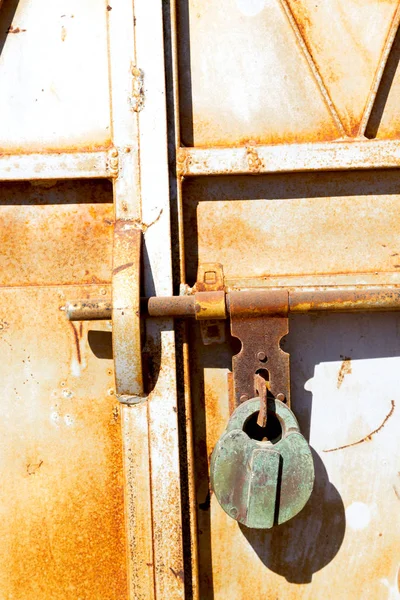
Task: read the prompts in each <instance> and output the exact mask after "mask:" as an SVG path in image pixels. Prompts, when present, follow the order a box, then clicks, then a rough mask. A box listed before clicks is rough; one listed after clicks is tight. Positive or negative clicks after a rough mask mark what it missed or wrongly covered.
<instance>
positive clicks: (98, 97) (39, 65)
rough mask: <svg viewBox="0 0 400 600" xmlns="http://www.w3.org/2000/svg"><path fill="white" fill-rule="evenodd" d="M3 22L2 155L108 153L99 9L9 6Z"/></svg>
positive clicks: (103, 17) (58, 4)
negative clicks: (61, 152)
mask: <svg viewBox="0 0 400 600" xmlns="http://www.w3.org/2000/svg"><path fill="white" fill-rule="evenodd" d="M1 19H2V31H1V35H0V48H1V54H0V67H1V87H0V114H1V115H2V119H1V124H0V139H1V143H0V147H1V150H2V151H3V152H4V151H5V152H7V153H11V152H14V153H15V152H21V151H24V152H43V151H47V152H48V151H52V150H53V151H57V150H59V151H60V150H68V151H77V150H85V149H92V150H93V149H95V148H104V147H107V146H110V145H111V131H110V110H109V82H108V55H107V52H108V51H107V39H108V37H107V11H106V10H105V7H104V5H103V3H101V2H100V3H99V2H96V0H86V1H85V2H81V1H79V0H74V1H73V2H69V1H65V0H56V1H54V0H53V1H52V2H50V3H49V2H46V1H39V2H34V3H32V2H29V0H19V1H17V0H7V1H6V2H4V5H3V6H2V7H1Z"/></svg>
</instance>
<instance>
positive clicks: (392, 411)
mask: <svg viewBox="0 0 400 600" xmlns="http://www.w3.org/2000/svg"><path fill="white" fill-rule="evenodd" d="M390 402H391V405H392V406H391V409H390V411H389V412H388V414H387V415H386V417H385V418H384V419H383V421H382V423H381V424H380V425H379V427H377V428H376V429H374V430H373V431H371V433H369V434H368V435H366V436H365V437H363V438H362V439H361V440H357V441H356V442H352V443H351V444H345V445H344V446H338V447H337V448H330V449H329V450H323V452H336V451H337V450H345V449H346V448H351V447H353V446H358V445H359V444H362V443H363V442H368V441H369V440H371V439H372V436H374V435H375V434H376V433H379V431H381V429H382V428H383V427H384V426H385V425H386V423H387V421H388V420H389V419H390V417H391V416H392V415H393V413H394V409H395V407H396V404H395V401H394V400H391V401H390Z"/></svg>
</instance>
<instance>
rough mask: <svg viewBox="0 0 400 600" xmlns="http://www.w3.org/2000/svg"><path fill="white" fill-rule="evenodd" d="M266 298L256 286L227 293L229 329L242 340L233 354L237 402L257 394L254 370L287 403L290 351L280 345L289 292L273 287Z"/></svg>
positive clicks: (273, 393) (284, 331)
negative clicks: (285, 350)
mask: <svg viewBox="0 0 400 600" xmlns="http://www.w3.org/2000/svg"><path fill="white" fill-rule="evenodd" d="M266 299H267V298H266V295H265V294H263V292H262V291H257V290H252V291H243V292H231V293H230V294H229V312H230V316H231V333H232V335H233V336H234V337H237V338H239V340H240V341H241V343H242V348H241V350H240V352H239V354H236V355H235V356H234V357H233V358H232V370H233V393H234V398H235V405H236V406H238V405H239V404H240V403H241V402H244V401H245V400H249V399H250V398H253V397H254V396H255V395H259V392H260V390H258V389H256V387H257V379H255V375H256V374H259V375H260V376H261V377H263V378H264V379H265V380H266V382H267V388H268V391H269V392H270V394H271V395H272V396H273V397H274V398H278V400H282V401H286V403H287V404H288V406H290V369H289V354H287V353H286V352H284V351H283V350H282V349H281V347H280V341H281V339H282V338H283V337H284V336H285V335H287V333H288V332H289V320H288V317H287V315H288V304H289V296H288V292H287V291H276V292H273V294H272V293H270V294H269V295H268V304H266ZM258 381H260V378H258Z"/></svg>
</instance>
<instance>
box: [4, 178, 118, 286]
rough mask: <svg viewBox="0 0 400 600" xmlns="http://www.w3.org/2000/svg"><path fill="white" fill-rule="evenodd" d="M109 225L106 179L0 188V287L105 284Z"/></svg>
mask: <svg viewBox="0 0 400 600" xmlns="http://www.w3.org/2000/svg"><path fill="white" fill-rule="evenodd" d="M113 223H114V215H113V207H112V190H111V184H110V183H109V182H108V181H100V180H96V181H79V182H78V181H69V182H57V181H52V182H45V183H43V184H40V185H35V184H31V183H29V182H23V183H22V182H20V183H11V182H10V183H4V184H2V185H1V186H0V243H1V247H2V252H1V257H0V266H1V277H0V284H1V285H6V286H7V285H54V284H70V283H71V284H81V283H102V282H109V281H110V279H111V245H112V234H113Z"/></svg>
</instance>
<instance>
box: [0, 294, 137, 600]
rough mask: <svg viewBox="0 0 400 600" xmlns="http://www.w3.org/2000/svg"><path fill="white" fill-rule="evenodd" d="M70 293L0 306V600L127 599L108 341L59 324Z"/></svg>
mask: <svg viewBox="0 0 400 600" xmlns="http://www.w3.org/2000/svg"><path fill="white" fill-rule="evenodd" d="M100 289H101V287H100V286H89V287H86V288H85V287H80V288H79V292H80V294H81V295H82V296H85V295H86V294H90V293H91V292H92V291H93V292H94V293H95V294H96V293H97V294H99V292H100ZM76 291H77V290H75V288H74V287H73V286H71V287H68V286H65V287H64V286H63V287H57V286H52V287H33V286H32V287H30V288H23V289H21V288H13V289H10V288H9V289H3V290H2V292H1V296H0V303H1V329H0V344H1V348H2V356H3V359H2V365H1V372H2V375H1V378H2V392H1V393H2V402H1V403H0V411H1V419H0V421H1V439H2V451H1V479H2V485H1V491H0V495H1V499H0V504H1V506H2V510H3V511H4V515H7V516H6V517H4V518H3V519H1V524H0V530H1V533H0V535H1V539H2V543H1V545H0V557H1V560H0V564H1V568H0V596H1V597H2V598H38V599H40V600H45V599H47V598H49V599H52V600H56V599H60V600H61V599H62V600H67V599H71V600H76V599H77V598H99V599H102V598H104V599H106V598H107V600H111V599H115V600H122V599H125V598H126V594H127V572H126V550H125V527H124V498H123V486H124V479H123V472H122V448H121V422H120V411H119V408H118V402H117V400H116V398H115V393H114V381H113V363H112V358H111V340H110V338H111V332H110V329H109V327H108V326H107V324H106V323H104V324H103V323H101V324H99V323H96V324H87V323H85V324H82V323H81V324H80V325H79V324H76V325H75V324H73V323H69V322H68V321H66V319H65V316H64V314H63V313H62V312H61V311H60V310H59V309H60V306H62V305H63V304H64V303H65V300H66V296H69V295H70V294H72V293H74V292H76ZM38 306H40V311H37V307H38Z"/></svg>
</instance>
